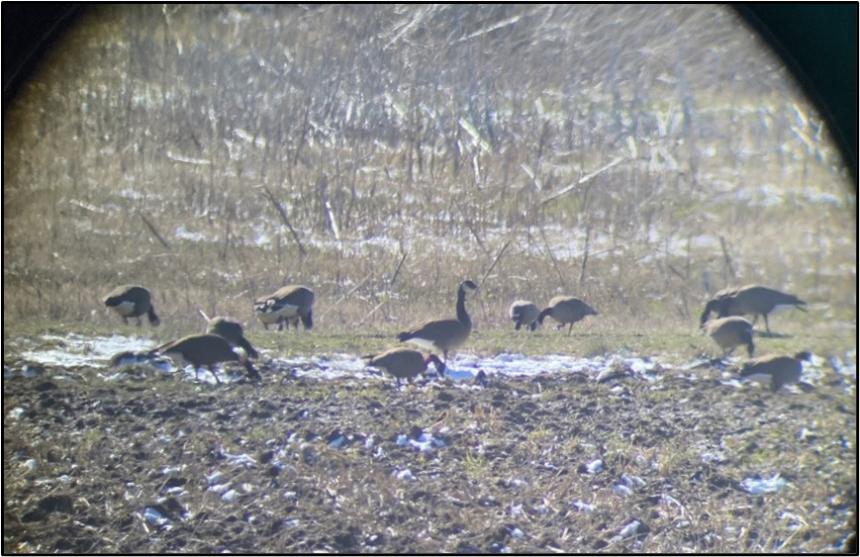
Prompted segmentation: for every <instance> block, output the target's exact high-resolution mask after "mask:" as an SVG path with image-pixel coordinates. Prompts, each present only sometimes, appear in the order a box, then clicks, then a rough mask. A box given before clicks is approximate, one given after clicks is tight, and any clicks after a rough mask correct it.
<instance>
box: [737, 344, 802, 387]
mask: <svg viewBox="0 0 860 557" xmlns="http://www.w3.org/2000/svg"><path fill="white" fill-rule="evenodd" d="M810 358H812V354H810V353H809V352H798V353H797V354H795V355H794V356H761V357H759V358H755V359H753V360H749V361H748V362H745V363H744V364H743V366H742V367H741V372H740V373H741V377H750V376H751V375H770V388H771V390H772V391H777V390H779V388H780V387H782V386H783V385H786V384H788V383H795V382H797V381H798V380H800V375H801V374H802V373H803V364H802V363H801V362H802V361H804V360H805V361H809V359H810Z"/></svg>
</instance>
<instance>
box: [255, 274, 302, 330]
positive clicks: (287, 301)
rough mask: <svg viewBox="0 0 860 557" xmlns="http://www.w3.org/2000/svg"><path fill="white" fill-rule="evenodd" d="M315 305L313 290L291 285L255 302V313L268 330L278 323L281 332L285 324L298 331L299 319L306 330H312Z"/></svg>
mask: <svg viewBox="0 0 860 557" xmlns="http://www.w3.org/2000/svg"><path fill="white" fill-rule="evenodd" d="M313 305H314V292H313V290H311V289H310V288H308V287H306V286H297V285H293V284H291V285H288V286H284V287H282V288H279V289H278V290H276V291H275V293H274V294H270V295H268V296H263V297H262V298H258V299H257V301H255V302H254V313H256V314H257V318H258V319H259V320H260V322H261V323H262V324H263V327H265V328H266V329H268V328H269V325H271V324H273V323H277V324H278V330H279V331H281V330H283V328H284V325H285V324H286V325H287V327H289V323H290V322H292V323H293V324H294V325H295V327H296V328H297V329H298V327H299V319H301V321H302V324H303V325H304V326H305V329H311V328H313V326H314V321H313Z"/></svg>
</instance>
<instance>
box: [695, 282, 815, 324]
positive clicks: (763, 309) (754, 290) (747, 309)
mask: <svg viewBox="0 0 860 557" xmlns="http://www.w3.org/2000/svg"><path fill="white" fill-rule="evenodd" d="M804 305H806V302H804V301H803V300H801V299H800V298H798V297H797V296H795V295H794V294H786V293H785V292H780V291H779V290H774V289H773V288H768V287H766V286H760V285H757V284H750V285H747V286H741V287H738V288H724V289H723V290H720V291H719V292H717V293H716V294H714V296H713V297H712V298H711V299H710V300H708V302H707V303H706V304H705V310H704V311H703V312H702V315H701V317H699V325H704V324H705V322H707V320H708V318H709V317H710V314H711V312H714V313H716V315H717V317H728V316H730V315H750V314H752V315H753V321H752V324H753V325H755V323H756V321H758V316H759V315H762V316H764V326H765V329H767V332H768V334H771V332H770V323H768V320H767V316H768V314H769V313H770V312H772V311H773V310H774V309H775V308H776V307H778V306H794V307H796V308H797V309H799V310H801V311H806V310H805V309H804V308H803V307H802V306H804Z"/></svg>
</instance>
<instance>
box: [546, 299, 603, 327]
mask: <svg viewBox="0 0 860 557" xmlns="http://www.w3.org/2000/svg"><path fill="white" fill-rule="evenodd" d="M547 315H549V316H551V317H552V318H553V319H555V320H556V321H558V322H559V325H558V327H556V329H561V328H562V327H564V326H565V324H568V323H569V324H570V325H569V326H568V328H567V336H570V331H571V330H573V324H574V323H576V322H577V321H579V320H580V319H583V318H585V316H587V315H597V312H596V311H594V309H592V307H591V306H589V305H588V304H586V303H585V302H583V301H582V300H580V299H578V298H574V297H572V296H556V297H555V298H553V299H552V300H550V301H549V306H547V308H546V309H544V310H543V311H542V312H540V315H538V318H537V319H538V323H540V324H541V325H543V320H544V319H545V318H546V316H547Z"/></svg>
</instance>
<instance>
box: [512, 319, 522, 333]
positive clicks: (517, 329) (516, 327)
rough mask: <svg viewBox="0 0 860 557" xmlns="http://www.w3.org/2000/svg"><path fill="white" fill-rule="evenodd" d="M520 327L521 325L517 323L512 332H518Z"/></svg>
mask: <svg viewBox="0 0 860 557" xmlns="http://www.w3.org/2000/svg"><path fill="white" fill-rule="evenodd" d="M520 325H522V323H520V322H519V321H517V324H516V325H515V326H514V330H515V331H519V330H520Z"/></svg>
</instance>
